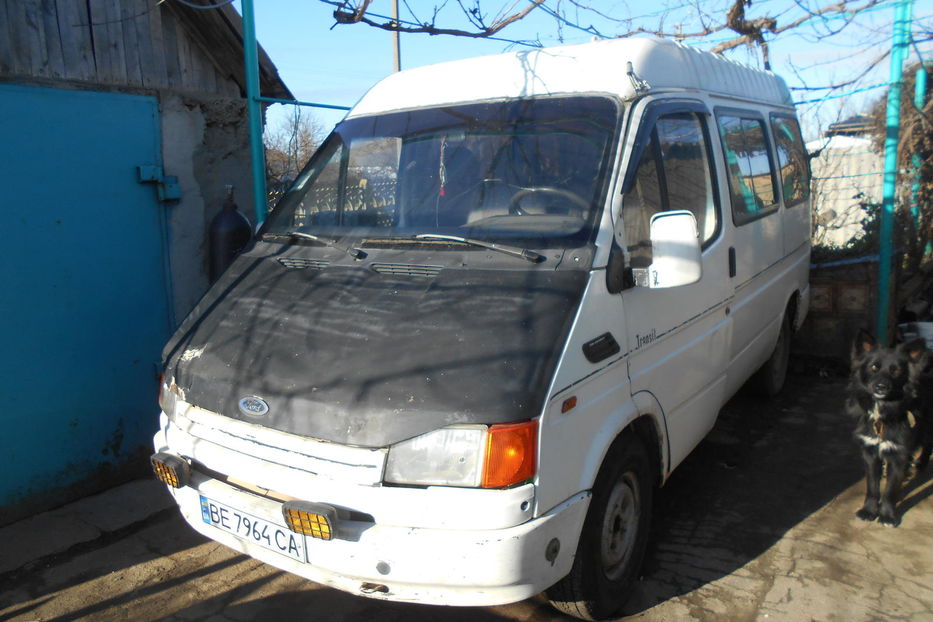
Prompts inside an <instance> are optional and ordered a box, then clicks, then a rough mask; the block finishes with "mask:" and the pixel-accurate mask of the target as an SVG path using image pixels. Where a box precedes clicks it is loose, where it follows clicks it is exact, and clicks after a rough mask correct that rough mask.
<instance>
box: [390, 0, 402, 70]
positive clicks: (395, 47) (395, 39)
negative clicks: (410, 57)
mask: <svg viewBox="0 0 933 622" xmlns="http://www.w3.org/2000/svg"><path fill="white" fill-rule="evenodd" d="M392 21H393V22H394V23H395V25H396V27H397V26H398V25H399V22H398V0H392ZM392 52H393V54H392V56H393V58H394V60H395V65H394V68H395V71H396V72H399V71H401V70H402V42H401V40H400V37H399V31H398V30H393V31H392Z"/></svg>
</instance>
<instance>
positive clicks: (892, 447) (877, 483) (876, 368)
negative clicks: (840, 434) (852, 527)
mask: <svg viewBox="0 0 933 622" xmlns="http://www.w3.org/2000/svg"><path fill="white" fill-rule="evenodd" d="M931 369H933V353H931V352H929V351H928V350H927V348H926V342H925V341H924V340H923V339H914V340H912V341H908V342H906V343H902V344H899V345H897V346H895V347H891V348H886V347H881V346H880V344H879V343H878V341H877V340H876V339H875V338H874V337H873V336H872V335H870V334H869V333H868V332H866V331H864V330H861V331H859V334H858V336H857V337H856V339H855V342H854V343H853V346H852V374H851V378H850V382H849V387H848V397H847V399H846V410H847V411H848V413H849V414H850V415H852V416H853V417H855V418H856V425H855V440H856V441H857V442H858V444H859V445H860V447H861V450H862V458H863V459H864V461H865V476H866V484H867V490H866V493H865V503H864V504H863V505H862V507H861V509H860V510H859V511H858V512H856V513H855V515H856V516H857V517H858V518H860V519H862V520H865V521H873V520H875V519H876V518H877V519H878V520H879V522H881V523H882V524H883V525H890V526H892V527H896V526H897V525H898V524H899V522H900V518H899V517H898V515H897V513H896V511H895V506H896V504H897V500H898V495H899V493H900V488H901V484H903V482H904V480H905V479H906V478H907V475H908V472H909V469H910V466H911V460H912V458H913V455H914V453H915V452H916V450H917V449H918V448H919V449H920V455H919V457H918V458H917V461H916V462H915V463H914V465H913V466H914V467H915V472H916V473H919V472H920V471H921V470H923V468H924V467H926V465H927V462H928V461H929V459H930V450H931V448H933V439H931V428H933V421H931V417H933V415H931V409H933V396H931V391H933V390H931V382H930V381H931ZM883 476H884V477H885V480H886V481H885V482H884V489H883V490H882V487H881V483H882V481H881V480H882V477H883Z"/></svg>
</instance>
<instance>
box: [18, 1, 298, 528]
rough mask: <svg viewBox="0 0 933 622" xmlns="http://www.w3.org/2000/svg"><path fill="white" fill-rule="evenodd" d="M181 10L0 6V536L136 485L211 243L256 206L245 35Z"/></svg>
mask: <svg viewBox="0 0 933 622" xmlns="http://www.w3.org/2000/svg"><path fill="white" fill-rule="evenodd" d="M191 3H192V2H191V0H189V1H188V2H187V3H184V4H183V3H179V2H178V1H177V0H164V1H161V2H160V1H159V0H16V1H15V2H14V1H9V2H0V136H3V140H2V141H0V162H2V163H3V165H2V166H0V188H2V194H0V214H2V216H3V222H4V224H5V227H4V229H5V236H4V237H5V241H4V244H3V247H2V248H3V251H2V259H3V260H2V262H0V266H2V267H0V290H2V291H3V292H4V294H3V295H2V296H0V318H2V322H0V326H2V328H0V339H2V342H3V344H4V348H3V351H4V353H5V356H4V357H2V360H3V362H2V363H0V394H2V395H3V397H4V403H5V406H6V407H5V408H3V409H0V423H2V430H3V434H2V435H0V455H2V456H3V457H4V464H5V468H4V469H2V470H0V524H2V523H4V522H9V521H10V520H14V519H16V518H18V517H22V516H24V515H27V514H29V513H31V512H34V511H36V510H39V509H43V508H48V507H52V506H54V505H57V504H61V503H64V502H67V501H69V500H71V499H73V498H75V497H77V496H80V495H83V494H87V493H89V492H93V491H96V490H99V489H102V488H104V487H105V486H108V485H112V484H113V483H116V482H117V481H120V480H124V479H127V478H128V477H131V476H133V475H135V474H138V473H139V472H140V471H141V469H142V468H145V464H146V456H148V453H149V451H150V447H149V446H150V444H151V437H152V434H153V433H154V432H155V430H156V428H157V426H158V407H157V406H156V394H157V376H158V373H159V361H160V352H161V348H162V345H163V344H164V342H165V341H166V340H167V338H168V336H169V335H170V333H171V331H172V330H174V328H175V326H176V325H177V324H178V323H179V322H180V320H181V319H183V317H184V315H185V314H187V312H188V311H189V309H190V308H191V307H192V306H193V305H194V304H195V303H196V302H197V300H198V299H199V298H200V297H201V295H202V294H203V293H204V291H205V290H206V289H207V286H208V281H207V258H206V250H207V248H206V246H207V242H206V235H207V227H208V225H209V223H210V221H211V219H212V218H213V216H214V214H215V213H216V211H217V210H218V209H220V207H221V205H222V203H223V197H224V187H225V186H226V185H227V184H233V185H235V187H236V198H237V200H238V202H239V203H240V205H242V206H244V207H245V206H250V205H252V196H251V185H250V183H249V179H250V166H249V142H248V138H249V137H248V125H247V121H246V106H245V99H244V85H245V80H244V67H243V44H242V23H241V20H240V17H239V14H238V13H237V12H236V11H235V10H234V9H233V8H232V7H231V6H229V4H228V5H225V6H223V7H221V8H216V9H209V10H197V9H194V8H191V7H189V6H188V4H191ZM205 4H206V2H205ZM260 81H261V88H262V94H263V95H265V96H268V97H276V98H288V99H290V98H291V93H290V92H289V90H288V88H287V87H286V86H285V84H283V83H282V81H281V80H280V79H279V77H278V74H277V72H276V69H275V66H274V65H273V64H272V62H271V61H270V60H269V58H268V57H267V56H266V55H265V53H263V52H262V51H261V50H260ZM243 211H244V213H245V214H246V215H249V214H250V212H251V211H252V210H248V209H244V210H243Z"/></svg>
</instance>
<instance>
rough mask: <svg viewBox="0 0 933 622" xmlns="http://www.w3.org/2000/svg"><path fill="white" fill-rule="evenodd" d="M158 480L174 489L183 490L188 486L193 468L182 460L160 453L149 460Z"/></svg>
mask: <svg viewBox="0 0 933 622" xmlns="http://www.w3.org/2000/svg"><path fill="white" fill-rule="evenodd" d="M149 463H150V464H152V470H153V472H155V476H156V478H158V480H159V481H160V482H162V483H163V484H168V485H169V486H171V487H172V488H181V487H182V486H185V485H187V484H188V478H189V476H190V474H191V466H190V465H189V464H188V463H187V462H186V461H185V460H183V459H182V458H179V457H178V456H173V455H172V454H168V453H165V452H164V451H160V452H159V453H157V454H153V455H152V456H151V457H150V458H149Z"/></svg>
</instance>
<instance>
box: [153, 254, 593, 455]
mask: <svg viewBox="0 0 933 622" xmlns="http://www.w3.org/2000/svg"><path fill="white" fill-rule="evenodd" d="M288 263H289V262H287V261H279V260H278V259H276V258H274V257H271V256H259V257H257V256H256V255H252V256H249V255H247V256H241V257H240V258H239V259H238V260H237V262H236V264H235V266H234V267H233V268H232V269H230V270H228V271H227V272H226V273H225V274H224V276H223V277H222V278H221V280H220V281H219V282H218V283H216V284H215V286H214V287H213V288H212V289H211V291H210V292H209V293H208V294H207V295H206V296H205V298H204V300H202V301H201V303H199V305H198V306H197V307H196V308H195V310H194V311H193V312H192V314H191V315H190V316H189V317H188V319H186V320H185V322H184V323H183V324H182V326H181V327H180V328H179V330H178V331H177V332H176V334H175V336H174V337H173V338H172V340H171V341H170V342H169V344H168V345H167V346H166V349H165V353H164V355H165V360H166V375H167V376H171V377H174V379H175V382H176V384H177V385H178V387H179V388H180V389H181V391H182V392H183V394H184V397H185V400H186V401H187V402H189V403H191V404H194V405H196V406H199V407H201V408H204V409H207V410H210V411H214V412H217V413H221V414H223V415H225V416H227V417H231V418H234V419H239V420H243V421H248V422H250V423H256V424H261V425H263V426H266V427H269V428H274V429H276V430H281V431H283V432H288V433H292V434H298V435H301V436H307V437H312V438H316V439H321V440H326V441H333V442H336V443H342V444H347V445H357V446H363V447H385V446H388V445H391V444H393V443H397V442H399V441H402V440H405V439H408V438H411V437H414V436H417V435H419V434H423V433H425V432H429V431H431V430H434V429H437V428H441V427H444V426H448V425H452V424H470V423H482V424H492V423H506V422H511V421H521V420H526V419H529V418H532V417H535V416H537V415H538V414H539V413H540V412H541V409H542V406H543V404H544V400H545V397H546V394H547V390H548V386H549V384H550V381H551V378H552V376H553V373H554V369H555V367H556V364H557V361H558V358H559V357H560V353H561V351H562V349H563V346H564V342H565V340H566V336H567V334H568V332H569V330H570V326H571V323H572V322H573V317H574V315H575V312H576V309H577V306H578V304H579V301H580V298H581V296H582V293H583V289H584V287H585V285H586V281H587V271H586V270H579V269H577V270H547V269H542V268H541V267H535V268H530V269H524V270H507V269H468V268H445V269H440V270H439V271H437V272H436V274H433V275H431V274H429V275H428V276H414V275H407V274H387V273H385V272H379V271H377V269H378V266H375V268H376V269H374V266H373V265H364V266H360V267H357V266H349V265H348V266H346V267H339V266H335V265H334V266H327V267H323V268H322V267H321V266H318V265H315V264H314V262H304V264H303V267H294V266H295V265H296V264H295V262H291V264H290V265H292V267H286V265H283V264H288ZM237 268H239V269H237ZM396 272H397V271H396ZM403 272H404V271H403ZM429 272H430V271H429ZM250 396H255V397H258V398H261V399H262V400H263V401H265V402H266V404H268V412H267V413H265V414H263V415H261V416H255V415H246V414H243V412H241V409H240V407H239V403H240V400H241V399H242V398H244V397H250Z"/></svg>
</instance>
